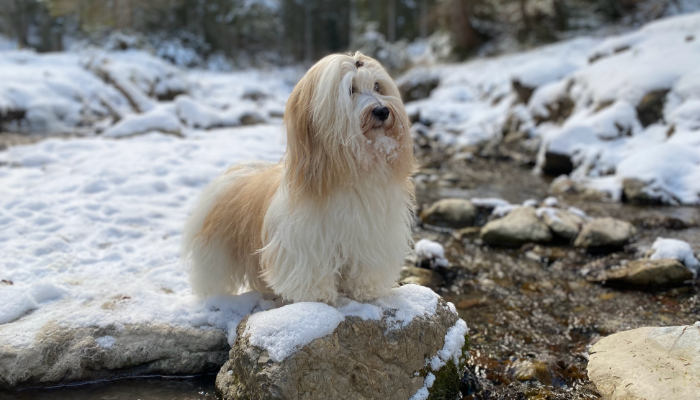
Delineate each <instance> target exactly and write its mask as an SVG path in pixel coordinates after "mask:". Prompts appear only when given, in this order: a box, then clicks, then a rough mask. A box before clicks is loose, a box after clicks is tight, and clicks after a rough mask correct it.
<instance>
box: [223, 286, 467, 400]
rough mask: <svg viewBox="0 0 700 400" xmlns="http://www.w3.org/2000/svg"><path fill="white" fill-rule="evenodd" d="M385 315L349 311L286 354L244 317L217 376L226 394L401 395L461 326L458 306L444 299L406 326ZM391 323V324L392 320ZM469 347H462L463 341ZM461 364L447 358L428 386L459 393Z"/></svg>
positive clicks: (420, 379) (414, 387) (417, 385)
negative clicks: (258, 342) (266, 343)
mask: <svg viewBox="0 0 700 400" xmlns="http://www.w3.org/2000/svg"><path fill="white" fill-rule="evenodd" d="M397 312H399V310H396V309H393V310H384V312H383V316H382V318H381V319H376V320H375V319H367V320H363V319H361V318H359V317H352V316H347V317H345V318H344V320H342V321H341V322H340V323H339V325H338V326H337V327H336V328H335V330H334V331H333V332H332V333H330V334H328V335H326V336H323V337H319V338H317V339H314V340H313V341H311V342H310V343H308V344H306V345H304V346H303V347H301V348H299V349H298V350H297V351H296V352H294V353H293V354H291V355H289V356H287V357H286V358H284V359H283V360H281V361H276V360H274V359H273V357H271V355H270V354H268V352H267V350H265V349H263V348H260V347H257V346H255V345H253V344H252V343H251V336H250V335H248V334H246V333H245V332H246V324H248V323H249V319H248V318H246V319H244V321H243V322H242V323H241V324H240V325H239V327H238V336H237V339H236V342H235V343H234V345H233V348H232V349H231V352H230V359H229V361H227V362H226V364H224V366H223V367H222V368H221V371H220V372H219V374H218V375H217V378H216V388H217V391H218V393H219V395H220V396H221V397H222V398H223V399H386V400H392V399H397V400H398V399H401V400H406V399H408V398H410V397H411V396H413V395H414V394H415V393H416V392H417V391H418V390H421V388H424V384H425V378H424V377H425V376H427V374H428V373H429V372H430V368H431V367H430V365H431V364H430V362H429V360H431V359H433V358H434V357H435V355H436V354H437V353H438V352H439V351H440V350H441V349H443V348H444V347H445V335H446V334H447V332H448V330H450V329H451V328H452V327H456V326H459V325H458V323H459V322H461V323H462V324H463V322H462V321H459V317H458V316H457V314H456V312H455V311H454V307H453V306H451V305H448V304H447V303H445V302H444V301H443V300H442V299H440V300H439V302H438V304H437V308H436V311H435V313H434V314H432V315H424V316H422V317H416V318H414V319H413V320H412V321H410V322H409V323H408V324H407V325H405V326H399V327H396V326H394V325H393V324H392V322H391V321H390V319H391V318H393V316H394V315H395V314H396V313H397ZM392 326H393V328H392ZM458 351H463V349H458ZM461 369H462V361H460V365H455V363H454V362H453V361H452V360H448V361H447V362H446V363H444V365H442V366H441V367H439V368H438V370H437V371H433V372H430V373H432V374H434V376H435V377H436V379H435V383H433V385H432V388H430V392H431V393H433V391H435V390H439V391H440V393H441V395H444V396H445V397H440V398H456V397H457V396H458V395H459V378H460V377H459V373H458V371H461Z"/></svg>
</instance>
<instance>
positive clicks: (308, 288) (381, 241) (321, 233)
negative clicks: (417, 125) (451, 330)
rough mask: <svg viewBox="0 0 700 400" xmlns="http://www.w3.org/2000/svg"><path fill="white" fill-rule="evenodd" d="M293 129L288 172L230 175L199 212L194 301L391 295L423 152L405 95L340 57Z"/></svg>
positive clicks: (295, 103)
mask: <svg viewBox="0 0 700 400" xmlns="http://www.w3.org/2000/svg"><path fill="white" fill-rule="evenodd" d="M284 123H285V126H286V130H287V150H286V153H285V156H284V158H283V160H282V161H281V162H280V163H278V164H266V163H251V164H244V165H239V166H235V167H233V168H231V169H229V170H228V171H227V172H226V173H224V174H223V175H222V176H220V177H218V178H217V179H215V180H214V181H213V182H212V183H211V184H210V185H209V186H208V187H207V188H206V189H205V191H204V193H203V194H202V196H201V198H200V200H199V204H198V205H197V206H196V207H195V209H194V212H193V213H192V216H191V217H190V219H189V221H188V223H187V226H186V227H185V235H184V255H185V256H186V257H187V258H188V259H189V262H190V264H191V268H192V271H191V282H192V286H193V289H194V292H195V293H197V294H199V295H202V296H207V295H214V294H229V293H236V292H238V291H239V290H241V289H243V288H245V287H249V288H251V289H254V290H257V291H261V292H267V293H269V292H273V293H274V294H276V295H279V296H281V297H282V298H283V299H284V300H286V301H324V302H327V303H334V302H335V300H336V299H337V297H338V295H339V294H343V295H345V296H348V297H350V298H353V299H355V300H359V301H363V300H371V299H374V298H376V297H379V296H381V295H382V294H384V293H385V292H386V291H387V290H388V289H389V288H391V286H392V285H393V284H394V283H395V281H396V279H397V278H398V275H399V270H400V268H401V265H402V263H403V259H404V256H405V254H406V252H407V251H408V249H409V246H410V242H411V235H410V234H411V229H410V224H411V219H412V207H413V186H412V183H411V181H410V180H409V176H410V174H411V172H412V170H413V168H414V158H413V144H412V141H411V136H410V133H409V121H408V117H407V116H406V112H405V110H404V106H403V104H402V102H401V97H400V94H399V91H398V89H397V88H396V85H395V84H394V82H393V81H392V79H391V77H389V75H388V74H387V73H386V71H385V70H384V69H383V68H382V66H381V65H380V64H379V63H378V62H377V61H375V60H374V59H372V58H369V57H367V56H364V55H362V54H360V53H355V54H354V55H352V56H350V55H342V54H334V55H329V56H327V57H325V58H323V59H322V60H320V61H319V62H318V63H316V64H315V65H314V66H313V67H311V69H309V71H308V72H307V73H306V75H304V77H303V78H302V79H301V80H300V81H299V83H298V84H297V85H296V87H295V88H294V90H293V91H292V94H291V95H290V97H289V100H288V101H287V106H286V110H285V115H284Z"/></svg>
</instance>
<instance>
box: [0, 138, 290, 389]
mask: <svg viewBox="0 0 700 400" xmlns="http://www.w3.org/2000/svg"><path fill="white" fill-rule="evenodd" d="M282 136H283V131H282V129H281V127H280V126H276V125H258V126H256V127H255V128H235V129H224V130H214V131H207V132H201V131H193V132H191V135H190V136H188V138H187V139H186V140H183V139H181V138H178V137H174V136H172V135H162V134H146V135H141V136H135V137H130V138H128V139H120V140H115V139H107V138H103V137H93V138H73V139H69V140H67V139H48V140H44V141H41V142H39V143H36V144H31V145H26V146H13V147H10V148H8V149H7V150H5V151H3V152H0V254H2V259H0V304H2V306H1V307H0V364H2V365H3V366H2V367H0V369H1V370H2V371H12V373H8V374H9V375H5V373H4V372H0V375H2V376H8V377H11V379H10V378H8V380H7V381H6V382H4V383H3V385H12V384H19V383H22V382H26V383H28V382H35V383H38V382H42V383H48V382H54V381H53V379H64V377H63V375H61V373H60V371H62V369H61V368H64V369H65V368H68V367H67V366H68V365H71V366H72V367H71V368H75V369H76V371H75V372H70V373H68V374H67V375H65V379H78V380H80V379H92V378H94V377H98V375H99V374H100V373H101V372H99V370H110V371H112V372H113V373H114V374H118V373H119V370H120V369H122V368H123V369H124V373H127V372H128V371H131V372H137V371H138V368H137V367H138V366H137V363H139V362H141V363H147V362H149V361H154V363H153V368H152V369H150V370H149V369H144V373H150V372H148V371H151V372H153V373H162V374H169V373H173V374H174V373H200V372H202V371H201V370H198V369H197V368H200V367H202V366H208V367H207V368H210V367H211V364H210V363H209V361H206V362H205V361H203V360H206V359H207V357H210V356H211V357H214V356H213V354H215V353H216V352H221V351H222V350H223V349H222V346H221V340H220V339H221V338H222V337H223V338H229V339H230V341H231V342H232V341H233V339H234V335H235V328H236V325H237V323H238V321H240V320H241V319H242V318H243V317H244V316H245V315H247V314H248V313H249V312H250V311H251V310H253V309H255V308H258V309H264V308H265V307H267V306H266V305H265V304H264V303H261V302H260V299H259V297H255V296H252V297H251V295H244V296H230V297H224V298H215V299H210V301H209V302H208V303H206V304H202V303H200V302H198V301H197V300H196V298H195V297H194V296H193V295H192V292H191V288H190V285H189V282H188V278H187V271H186V268H185V265H184V264H183V263H181V262H180V257H179V252H180V240H181V233H182V226H183V224H184V221H185V219H186V216H187V214H188V213H189V212H190V209H191V207H192V202H193V201H194V200H195V199H196V197H197V196H198V195H199V193H200V192H201V190H202V188H203V187H204V186H205V185H206V184H207V183H208V182H209V181H210V180H211V179H213V178H214V177H216V176H217V175H219V174H220V173H221V172H222V171H223V170H225V169H226V168H228V167H229V166H230V165H231V164H235V163H239V162H242V161H244V160H251V159H257V160H263V161H277V160H279V158H280V157H281V155H282V152H283V150H284V146H283V143H282V141H281V140H280V139H281V137H282ZM122 328H123V330H121V329H122ZM209 331H216V332H218V333H207V332H209ZM48 332H55V335H54V336H56V337H65V340H63V339H62V340H63V341H62V342H60V341H59V342H60V343H58V342H57V343H56V346H64V345H65V346H67V347H66V348H63V347H61V348H60V351H58V350H55V351H54V350H51V347H42V345H41V343H39V342H37V340H39V339H38V338H41V337H42V335H44V334H48ZM133 332H142V333H143V337H142V338H138V336H137V335H135V334H133ZM103 336H111V337H113V338H115V341H114V346H112V347H111V348H110V349H107V350H102V347H99V346H97V345H95V343H98V344H99V343H102V344H108V343H110V341H109V340H107V339H101V340H99V341H98V340H97V339H98V338H100V337H103ZM93 339H94V340H93ZM197 341H200V343H194V342H197ZM80 343H82V344H85V346H87V347H86V348H89V349H92V350H90V351H86V352H84V353H81V347H80V346H82V344H81V345H78V344H80ZM47 346H48V344H47ZM212 346H213V347H212ZM118 350H119V351H123V352H125V353H127V354H129V355H131V359H132V362H129V361H128V360H126V359H124V358H119V355H118V354H116V353H114V354H113V353H111V352H113V351H118ZM42 352H43V353H42ZM57 352H58V353H57ZM139 352H140V353H139ZM206 352H210V353H209V355H206V354H205V353H206ZM52 354H58V355H60V357H58V358H51V357H52V356H51V355H52ZM37 357H39V358H37ZM41 357H44V358H41ZM91 357H93V358H91ZM22 360H24V361H22ZM37 360H38V361H37ZM119 360H122V361H119ZM155 360H162V361H155ZM165 360H167V361H165ZM197 360H199V361H197ZM222 361H223V360H222ZM81 363H82V364H81ZM54 364H55V368H56V370H55V371H54V372H51V371H50V369H51V367H52V365H54ZM178 365H189V366H191V367H192V369H189V370H187V371H188V372H185V370H186V369H185V368H184V367H183V368H182V369H179V370H178V369H177V366H178ZM170 366H172V367H173V369H172V371H170V372H169V369H170ZM142 367H143V366H142ZM195 367H196V368H195ZM139 368H140V367H139ZM88 369H90V371H88ZM177 371H180V372H177ZM99 376H100V377H106V376H107V374H104V375H99Z"/></svg>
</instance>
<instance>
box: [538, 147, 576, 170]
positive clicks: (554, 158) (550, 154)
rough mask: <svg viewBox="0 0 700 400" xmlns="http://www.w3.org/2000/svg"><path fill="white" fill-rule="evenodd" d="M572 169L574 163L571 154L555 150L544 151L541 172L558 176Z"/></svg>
mask: <svg viewBox="0 0 700 400" xmlns="http://www.w3.org/2000/svg"><path fill="white" fill-rule="evenodd" d="M573 170H574V163H573V161H571V156H570V155H568V154H564V153H558V152H555V151H549V150H547V151H545V153H544V162H543V163H542V172H544V173H545V174H547V175H549V176H559V175H566V174H569V173H571V171H573Z"/></svg>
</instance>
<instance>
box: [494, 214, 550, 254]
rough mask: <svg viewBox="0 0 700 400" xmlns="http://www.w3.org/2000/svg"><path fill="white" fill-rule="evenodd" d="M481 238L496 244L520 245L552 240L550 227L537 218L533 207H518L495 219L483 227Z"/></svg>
mask: <svg viewBox="0 0 700 400" xmlns="http://www.w3.org/2000/svg"><path fill="white" fill-rule="evenodd" d="M481 239H482V240H483V241H484V242H486V243H488V244H491V245H496V246H520V245H521V244H523V243H528V242H548V241H550V240H552V234H551V232H550V231H549V227H547V225H546V224H545V223H544V222H542V221H540V219H539V218H537V214H536V213H535V209H534V208H532V207H518V208H516V209H514V210H513V211H511V212H510V213H508V214H507V215H506V216H505V217H503V218H499V219H496V220H493V221H491V222H489V223H488V224H486V225H485V226H484V227H483V228H482V229H481Z"/></svg>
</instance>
